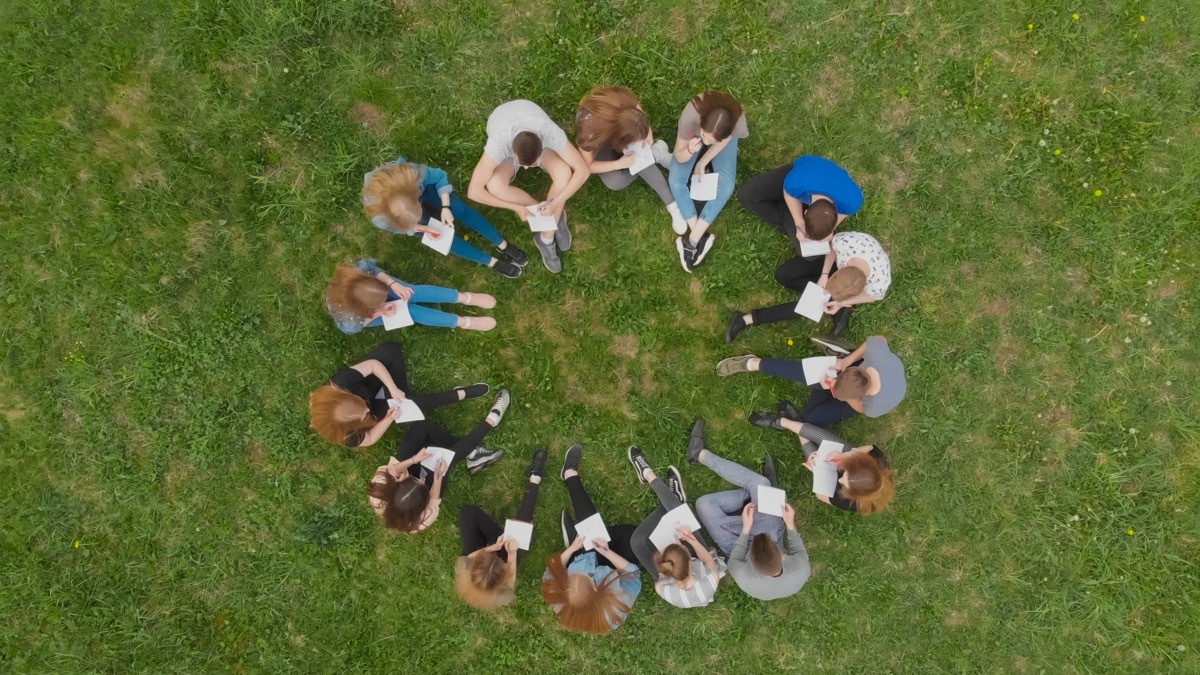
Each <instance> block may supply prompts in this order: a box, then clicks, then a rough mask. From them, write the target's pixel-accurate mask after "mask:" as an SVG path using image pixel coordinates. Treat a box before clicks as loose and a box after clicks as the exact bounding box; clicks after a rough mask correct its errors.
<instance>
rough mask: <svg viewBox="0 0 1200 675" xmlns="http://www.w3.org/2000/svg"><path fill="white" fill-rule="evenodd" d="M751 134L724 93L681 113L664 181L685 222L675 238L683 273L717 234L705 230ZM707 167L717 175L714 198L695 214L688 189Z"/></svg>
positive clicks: (703, 97) (728, 192) (702, 98)
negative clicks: (741, 142) (740, 145)
mask: <svg viewBox="0 0 1200 675" xmlns="http://www.w3.org/2000/svg"><path fill="white" fill-rule="evenodd" d="M749 136H750V129H749V127H747V126H746V115H745V114H744V113H743V112H742V104H741V103H739V102H738V100H737V99H736V98H734V97H732V96H730V95H729V94H726V93H723V92H719V91H706V92H704V93H703V94H699V95H698V96H696V97H695V98H693V99H692V100H691V101H689V102H688V104H687V105H686V106H684V107H683V112H682V113H681V114H680V115H679V129H678V131H677V132H676V134H675V151H674V152H673V153H672V155H671V169H670V172H669V174H668V182H669V183H670V185H671V192H672V193H674V195H675V203H676V204H678V205H679V212H680V213H681V214H682V215H683V219H684V221H686V223H687V232H686V233H684V232H679V234H680V235H681V236H680V237H678V238H677V239H675V248H676V249H678V251H679V263H680V264H681V265H683V269H684V271H687V272H691V271H692V270H694V269H696V267H698V266H699V265H700V263H701V261H703V260H704V257H705V256H707V255H708V252H709V251H710V250H712V247H713V244H714V243H715V242H716V235H714V234H712V233H711V232H709V231H708V228H709V227H710V226H711V225H712V223H713V221H715V220H716V219H717V216H718V215H720V213H721V209H723V208H725V204H726V203H727V202H728V201H729V198H730V197H732V196H733V187H734V183H735V182H736V181H737V152H738V141H739V140H741V139H743V138H747V137H749ZM710 168H711V169H712V171H713V172H715V173H716V174H717V176H718V178H717V192H716V196H715V197H714V198H713V199H710V200H708V201H706V202H704V207H703V210H701V211H699V212H698V213H697V206H696V200H694V199H693V198H692V192H691V182H692V177H693V176H703V175H704V174H706V173H708V171H709V169H710Z"/></svg>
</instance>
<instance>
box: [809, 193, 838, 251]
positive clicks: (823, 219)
mask: <svg viewBox="0 0 1200 675" xmlns="http://www.w3.org/2000/svg"><path fill="white" fill-rule="evenodd" d="M837 217H838V213H837V207H836V206H834V204H833V202H831V201H829V200H828V199H823V198H817V199H814V200H813V203H811V204H809V205H807V206H805V207H804V233H805V234H806V235H808V238H809V239H813V240H816V241H821V240H824V239H828V238H829V237H831V236H833V228H835V227H837Z"/></svg>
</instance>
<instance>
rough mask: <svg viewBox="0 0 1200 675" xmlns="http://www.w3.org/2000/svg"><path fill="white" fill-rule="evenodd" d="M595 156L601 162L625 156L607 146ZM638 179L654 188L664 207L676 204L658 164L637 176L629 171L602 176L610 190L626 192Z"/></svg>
mask: <svg viewBox="0 0 1200 675" xmlns="http://www.w3.org/2000/svg"><path fill="white" fill-rule="evenodd" d="M594 154H595V157H596V159H597V160H598V161H601V162H611V161H613V160H615V159H621V157H622V156H623V155H621V154H620V153H618V152H617V151H616V150H613V149H612V148H610V147H607V146H605V147H603V148H600V149H598V150H596V152H595V153H594ZM638 178H641V179H642V180H644V181H646V184H648V185H649V186H650V187H652V188H654V191H655V192H657V193H658V198H659V199H661V200H662V203H663V204H664V205H666V206H670V205H671V204H674V203H675V195H674V194H672V192H671V186H670V185H667V179H666V177H665V176H663V173H662V167H660V166H659V165H657V164H651V165H650V166H648V167H646V168H644V169H642V170H641V171H640V172H638V173H637V174H632V173H629V169H618V170H617V171H606V172H604V173H602V174H600V180H601V181H603V182H604V184H605V185H606V186H608V189H610V190H624V189H625V188H627V187H629V185H630V184H631V183H633V181H635V180H637V179H638Z"/></svg>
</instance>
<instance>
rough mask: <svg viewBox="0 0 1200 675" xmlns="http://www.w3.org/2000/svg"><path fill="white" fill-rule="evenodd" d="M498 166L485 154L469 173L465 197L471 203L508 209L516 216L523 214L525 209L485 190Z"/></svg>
mask: <svg viewBox="0 0 1200 675" xmlns="http://www.w3.org/2000/svg"><path fill="white" fill-rule="evenodd" d="M497 166H499V164H498V163H497V162H496V160H494V159H492V158H491V156H490V155H488V154H487V153H486V152H485V153H483V156H482V157H480V158H479V163H478V164H476V165H475V170H474V171H472V172H471V183H470V185H468V186H467V197H469V198H470V199H471V201H475V202H479V203H480V204H487V205H488V206H495V207H497V208H501V209H508V210H509V211H512V212H514V213H517V214H522V213H524V212H525V207H524V206H522V205H520V204H517V203H514V202H510V201H505V200H503V199H500V198H499V197H497V196H496V195H494V194H492V193H491V192H490V191H489V190H488V189H487V184H488V181H489V180H491V179H492V174H494V173H496V167H497Z"/></svg>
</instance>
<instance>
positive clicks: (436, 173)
mask: <svg viewBox="0 0 1200 675" xmlns="http://www.w3.org/2000/svg"><path fill="white" fill-rule="evenodd" d="M392 163H393V164H408V165H409V166H411V167H412V168H413V169H415V170H416V172H417V180H418V181H420V183H419V185H418V187H419V189H420V190H421V192H424V191H425V190H427V189H429V188H431V187H432V188H434V189H435V190H437V193H438V195H439V196H441V195H448V194H450V193H452V192H454V186H453V185H451V184H450V178H449V177H448V176H447V175H446V172H445V171H442V170H441V169H435V168H434V167H432V166H426V165H424V164H414V163H412V162H409V161H408V160H407V159H405V158H403V157H397V158H396V161H395V162H392ZM380 168H382V167H380ZM376 171H379V169H374V170H372V171H369V172H367V173H365V174H363V185H366V184H367V182H368V181H369V180H370V179H371V176H372V175H374V174H375V172H376ZM374 203H375V198H374V197H367V196H364V197H363V206H370V205H371V204H374ZM428 222H429V217H428V216H422V217H421V224H423V225H424V224H426V223H428ZM371 224H372V225H374V226H375V227H378V228H379V229H381V230H387V231H389V232H397V233H399V234H410V235H415V234H416V233H415V232H401V231H400V228H398V227H396V225H395V223H393V222H392V220H391V219H390V218H388V217H387V216H385V215H383V214H380V215H378V216H375V217H374V218H372V219H371Z"/></svg>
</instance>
